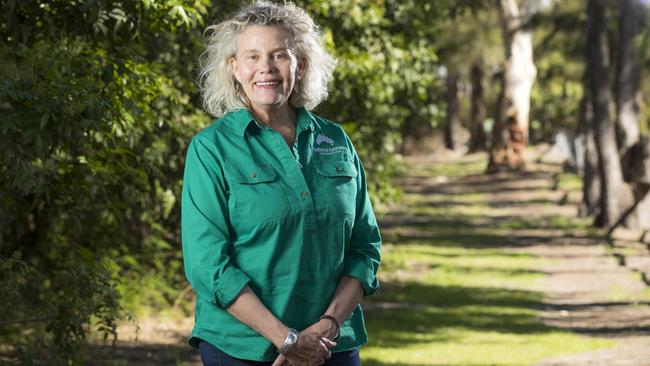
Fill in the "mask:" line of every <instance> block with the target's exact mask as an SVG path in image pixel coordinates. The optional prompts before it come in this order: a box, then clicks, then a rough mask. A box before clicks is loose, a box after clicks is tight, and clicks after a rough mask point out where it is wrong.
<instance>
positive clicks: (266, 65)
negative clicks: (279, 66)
mask: <svg viewBox="0 0 650 366" xmlns="http://www.w3.org/2000/svg"><path fill="white" fill-rule="evenodd" d="M261 69H262V71H263V72H273V71H274V70H275V60H273V58H272V57H264V58H262V65H261Z"/></svg>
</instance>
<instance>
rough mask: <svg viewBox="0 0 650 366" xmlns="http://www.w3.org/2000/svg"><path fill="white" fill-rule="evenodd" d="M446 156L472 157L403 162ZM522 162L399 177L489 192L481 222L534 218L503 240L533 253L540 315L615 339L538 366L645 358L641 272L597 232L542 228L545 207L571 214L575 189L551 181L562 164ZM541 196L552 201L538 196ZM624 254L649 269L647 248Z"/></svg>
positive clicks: (649, 354) (647, 330)
mask: <svg viewBox="0 0 650 366" xmlns="http://www.w3.org/2000/svg"><path fill="white" fill-rule="evenodd" d="M537 158H539V156H535V155H534V156H532V157H530V160H531V161H535V160H536V159H537ZM450 159H455V160H456V161H457V162H458V163H459V164H461V165H462V164H470V163H471V162H472V161H473V160H474V159H477V157H473V156H459V155H444V154H442V155H438V156H436V157H431V156H429V157H412V158H409V159H408V163H409V165H410V166H411V167H414V168H415V169H416V170H417V169H418V168H420V169H422V168H424V169H426V167H427V166H431V165H432V164H436V162H449V161H450ZM528 170H529V171H528V172H525V173H519V174H505V173H504V174H496V175H491V176H482V175H480V176H460V177H456V178H447V177H440V176H438V177H435V178H434V179H428V178H425V177H422V176H421V177H419V178H413V177H410V178H406V179H405V181H404V183H405V187H406V188H407V189H408V190H410V191H411V192H413V191H418V190H419V191H422V192H427V191H433V192H436V193H440V192H447V193H449V194H458V193H465V194H466V193H468V190H471V189H474V190H476V191H478V192H482V193H489V194H490V206H491V209H490V211H489V213H488V217H487V218H486V221H487V222H491V220H490V218H497V219H503V220H506V219H508V218H512V217H526V218H527V220H528V222H531V223H534V222H539V226H538V227H535V226H536V225H534V224H533V225H530V226H529V227H526V228H523V229H513V230H512V233H511V235H512V238H513V240H512V243H511V244H510V245H511V250H512V251H515V252H520V253H526V254H531V255H534V256H536V257H539V258H540V261H539V263H540V267H539V268H538V270H540V271H542V272H544V273H546V274H547V276H546V277H545V280H544V282H543V284H542V285H541V287H540V288H539V289H538V290H539V291H542V292H543V293H544V294H545V305H544V309H542V310H541V311H540V319H541V320H542V321H543V322H544V323H545V324H546V325H549V326H553V327H556V328H560V329H565V330H569V331H572V332H576V333H578V334H582V335H585V336H593V337H601V338H606V339H611V340H614V341H615V342H616V343H615V344H616V345H615V346H614V347H612V348H608V349H602V350H597V351H593V352H588V353H584V354H576V355H569V356H564V357H561V358H557V359H550V360H546V361H544V362H541V363H539V364H538V365H537V366H580V365H608V366H613V365H620V366H623V365H635V366H639V365H650V302H649V301H648V298H649V296H648V293H649V292H648V288H647V286H646V284H645V283H644V282H643V281H642V277H641V276H640V273H639V272H638V271H636V270H635V269H634V268H635V266H631V267H632V268H630V266H629V263H628V266H623V265H621V258H620V255H619V256H618V257H617V256H615V255H614V253H613V250H612V248H611V247H610V246H609V245H608V244H607V243H606V242H605V241H603V240H600V239H595V238H593V236H589V235H586V233H584V232H581V231H580V230H573V231H572V230H550V229H548V228H546V227H545V224H544V222H545V218H547V217H549V216H550V215H553V216H556V217H557V216H558V215H559V216H564V217H566V218H567V219H571V218H573V217H575V215H576V214H577V203H578V202H579V199H580V193H579V191H576V190H556V189H554V188H555V187H557V185H558V184H557V174H558V173H560V171H561V170H560V167H559V166H558V165H553V164H543V163H536V164H531V165H530V166H529V169H528ZM548 200H550V201H552V202H554V204H551V205H549V204H548V202H544V201H548ZM540 202H544V203H543V204H541V203H540ZM616 254H617V255H618V252H617V253H616ZM630 258H631V259H634V260H636V262H643V263H642V264H641V265H642V266H645V267H644V268H645V269H646V270H648V269H650V267H649V266H648V259H647V258H650V252H647V251H645V252H641V253H640V254H635V255H632V256H630ZM627 262H631V260H628V261H627ZM636 268H637V269H638V266H637V267H636Z"/></svg>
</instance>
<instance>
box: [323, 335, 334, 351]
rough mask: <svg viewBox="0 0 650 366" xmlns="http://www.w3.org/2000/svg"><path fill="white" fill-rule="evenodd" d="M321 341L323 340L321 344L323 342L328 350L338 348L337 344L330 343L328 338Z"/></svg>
mask: <svg viewBox="0 0 650 366" xmlns="http://www.w3.org/2000/svg"><path fill="white" fill-rule="evenodd" d="M320 340H321V342H323V344H324V345H325V347H327V349H332V348H334V347H336V342H333V341H330V340H329V339H328V338H325V337H323V338H321V339H320Z"/></svg>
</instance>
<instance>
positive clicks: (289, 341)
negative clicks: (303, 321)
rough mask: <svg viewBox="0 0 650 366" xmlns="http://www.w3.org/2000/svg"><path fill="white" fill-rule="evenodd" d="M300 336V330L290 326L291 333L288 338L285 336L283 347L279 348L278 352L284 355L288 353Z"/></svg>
mask: <svg viewBox="0 0 650 366" xmlns="http://www.w3.org/2000/svg"><path fill="white" fill-rule="evenodd" d="M298 336H300V332H298V331H297V330H295V329H293V328H289V334H288V335H287V338H285V340H284V344H283V345H282V347H280V349H278V352H279V353H280V354H282V355H286V354H287V353H288V352H289V351H290V350H291V347H293V345H294V344H296V343H298Z"/></svg>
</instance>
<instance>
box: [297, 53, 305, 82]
mask: <svg viewBox="0 0 650 366" xmlns="http://www.w3.org/2000/svg"><path fill="white" fill-rule="evenodd" d="M305 71H307V57H301V58H299V59H298V65H297V67H296V79H297V80H300V79H302V77H303V76H304V75H305Z"/></svg>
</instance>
